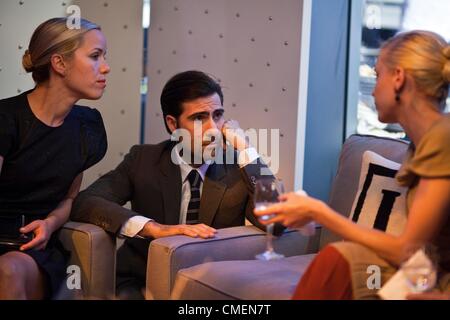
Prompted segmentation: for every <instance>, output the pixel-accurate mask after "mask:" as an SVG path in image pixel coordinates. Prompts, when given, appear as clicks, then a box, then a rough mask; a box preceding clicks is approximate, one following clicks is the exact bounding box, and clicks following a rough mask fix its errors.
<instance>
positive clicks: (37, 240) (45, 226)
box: [20, 220, 52, 251]
mask: <svg viewBox="0 0 450 320" xmlns="http://www.w3.org/2000/svg"><path fill="white" fill-rule="evenodd" d="M20 232H22V233H23V234H26V233H30V232H33V233H34V238H33V240H31V241H30V242H28V243H26V244H24V245H23V246H21V247H20V251H25V250H28V249H35V250H44V249H45V247H46V246H47V243H48V240H50V236H51V234H52V231H51V230H50V226H49V223H48V221H46V220H35V221H33V222H31V223H30V224H27V225H26V226H24V227H22V228H20Z"/></svg>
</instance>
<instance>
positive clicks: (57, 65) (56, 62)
mask: <svg viewBox="0 0 450 320" xmlns="http://www.w3.org/2000/svg"><path fill="white" fill-rule="evenodd" d="M50 63H51V66H52V69H53V70H54V71H55V72H56V73H57V74H59V75H60V76H62V77H64V76H65V75H66V71H67V61H66V60H64V57H63V56H62V55H60V54H57V53H56V54H54V55H52V57H51V58H50Z"/></svg>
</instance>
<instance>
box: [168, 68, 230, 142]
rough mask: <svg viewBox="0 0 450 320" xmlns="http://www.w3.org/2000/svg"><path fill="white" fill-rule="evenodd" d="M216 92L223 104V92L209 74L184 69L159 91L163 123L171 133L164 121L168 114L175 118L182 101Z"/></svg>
mask: <svg viewBox="0 0 450 320" xmlns="http://www.w3.org/2000/svg"><path fill="white" fill-rule="evenodd" d="M215 93H217V94H218V95H219V97H220V102H221V103H222V105H223V93H222V88H221V87H220V85H219V84H218V83H217V82H216V81H215V80H213V79H212V78H211V77H210V76H208V75H207V74H205V73H204V72H201V71H195V70H191V71H185V72H181V73H178V74H176V75H175V76H173V77H172V78H170V80H169V81H168V82H167V83H166V85H165V86H164V88H163V90H162V93H161V99H160V102H161V109H162V113H163V118H164V125H165V126H166V129H167V131H168V132H169V133H170V134H171V133H172V132H170V129H169V127H168V126H167V123H166V116H167V115H170V116H172V117H174V118H175V119H178V117H179V116H180V115H181V114H182V113H183V106H182V104H183V103H184V102H189V101H192V100H195V99H198V98H204V97H209V96H211V95H213V94H215Z"/></svg>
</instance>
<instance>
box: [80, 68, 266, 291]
mask: <svg viewBox="0 0 450 320" xmlns="http://www.w3.org/2000/svg"><path fill="white" fill-rule="evenodd" d="M161 107H162V111H163V115H164V119H165V125H166V129H167V131H168V132H169V133H170V134H172V136H174V133H176V132H179V131H177V130H179V129H183V130H181V131H182V132H184V133H188V134H189V135H190V139H189V135H188V136H183V139H182V140H183V141H182V142H183V146H184V149H183V148H182V150H183V152H179V151H180V150H179V149H174V147H175V146H179V145H180V144H177V143H176V142H174V141H170V140H167V141H163V142H161V143H159V144H156V145H136V146H133V147H132V148H131V150H130V152H129V153H128V154H127V155H126V156H125V158H124V160H123V161H122V162H121V163H120V164H119V165H118V166H117V168H116V169H114V170H113V171H111V172H109V173H107V174H105V175H104V176H102V177H101V178H99V179H98V180H97V181H95V182H94V183H93V184H92V185H91V186H90V187H89V188H87V189H86V190H85V191H83V192H81V193H80V194H79V196H78V197H77V199H76V200H75V202H74V205H73V209H72V215H71V218H72V220H76V221H82V222H88V223H93V224H96V225H98V226H100V227H102V228H103V229H105V230H106V231H108V232H111V233H114V234H116V235H118V236H123V237H126V240H125V242H124V244H123V246H122V247H121V248H120V249H119V251H118V256H117V293H118V296H119V297H120V298H128V299H141V298H143V294H142V289H143V288H144V287H145V277H146V265H147V251H148V246H149V244H150V241H151V240H152V239H156V238H160V237H166V236H172V235H187V236H190V237H201V238H209V237H213V236H214V234H215V232H216V228H226V227H233V226H240V225H244V223H245V218H246V217H247V219H248V220H249V221H250V222H252V223H253V224H254V225H257V226H258V227H260V228H263V227H262V225H261V224H259V222H258V221H257V219H256V218H255V216H254V215H253V203H252V192H253V191H252V190H253V186H254V184H255V181H256V179H257V178H258V177H259V176H260V175H261V169H262V168H266V169H267V166H265V165H264V164H263V163H262V162H261V161H260V159H259V156H258V154H257V153H256V150H255V149H253V148H252V147H251V146H250V145H249V143H248V141H247V140H246V138H245V136H244V135H243V132H242V130H239V129H240V128H239V125H238V124H237V122H235V121H234V120H231V121H230V120H229V121H225V118H224V108H223V94H222V90H221V87H220V85H219V84H218V83H216V82H215V81H214V80H213V79H211V78H210V77H209V76H207V75H206V74H204V73H202V72H199V71H187V72H183V73H180V74H177V75H175V76H174V77H172V78H171V79H170V80H169V81H168V82H167V83H166V85H165V87H164V89H163V91H162V94H161ZM206 132H213V133H214V132H215V133H216V134H217V132H218V133H219V134H223V138H224V139H223V140H226V141H227V144H228V146H227V148H226V149H227V151H228V152H230V151H231V152H232V153H233V156H232V157H231V159H233V160H234V161H233V163H231V164H227V163H220V161H216V162H213V163H210V162H207V161H204V160H203V158H201V161H200V162H198V161H194V158H195V155H198V153H205V151H206V150H208V148H210V149H209V150H211V146H215V147H217V146H218V144H220V145H219V147H220V149H216V148H213V149H212V150H213V151H212V152H211V154H213V155H214V154H215V152H214V151H215V150H222V148H223V147H222V145H221V144H222V141H220V139H217V136H216V139H215V140H218V141H215V140H213V141H214V142H211V140H212V139H210V138H205V136H206V135H204V133H206ZM221 137H222V135H220V136H219V138H221ZM195 139H197V140H196V141H195ZM198 139H200V140H198ZM199 141H200V143H199ZM195 146H197V148H196V147H195ZM198 146H200V148H198ZM174 150H176V152H175V151H174ZM190 150H194V151H190ZM217 156H218V157H221V158H222V159H223V157H222V156H220V155H217ZM196 159H198V158H196ZM228 159H230V158H228ZM128 201H130V202H131V210H129V209H126V208H124V207H122V206H123V205H124V204H126V203H127V202H128Z"/></svg>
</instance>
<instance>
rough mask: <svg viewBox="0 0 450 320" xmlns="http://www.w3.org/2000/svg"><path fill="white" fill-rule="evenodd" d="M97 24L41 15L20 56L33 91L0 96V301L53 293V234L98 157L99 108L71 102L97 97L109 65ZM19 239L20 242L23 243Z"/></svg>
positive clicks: (57, 267)
mask: <svg viewBox="0 0 450 320" xmlns="http://www.w3.org/2000/svg"><path fill="white" fill-rule="evenodd" d="M105 54H106V41H105V37H104V35H103V34H102V32H101V30H100V27H99V26H98V25H96V24H94V23H92V22H89V21H87V20H82V21H81V28H80V29H68V28H67V26H66V18H54V19H50V20H48V21H45V22H44V23H42V24H41V25H39V26H38V27H37V29H36V30H35V31H34V33H33V35H32V37H31V40H30V44H29V47H28V49H27V50H26V51H25V54H24V56H23V61H22V64H23V67H24V68H25V70H26V71H27V72H31V73H32V77H33V79H34V81H35V83H36V86H35V88H34V89H32V90H30V91H27V92H24V93H22V94H20V95H18V96H15V97H12V98H8V99H4V100H0V239H3V240H4V239H8V241H3V242H1V243H0V299H43V298H49V297H51V296H52V295H54V294H55V293H56V292H57V290H58V288H59V286H60V284H61V282H62V280H63V279H64V276H65V272H66V270H65V264H66V261H67V258H68V252H66V251H65V250H64V249H63V248H62V246H61V244H60V243H59V241H58V239H57V232H58V229H59V228H60V227H61V226H62V225H63V224H64V223H65V222H66V221H67V219H68V217H69V214H70V210H71V207H72V201H73V199H74V198H75V196H76V195H77V194H78V191H79V189H80V184H81V180H82V175H83V171H84V170H86V169H87V168H89V167H90V166H92V165H94V164H95V163H97V162H98V161H100V160H101V159H102V158H103V156H104V155H105V152H106V148H107V142H106V133H105V128H104V125H103V121H102V117H101V115H100V113H99V112H98V111H97V110H95V109H91V108H88V107H82V106H77V105H75V103H76V102H77V101H78V100H79V99H93V100H95V99H99V98H100V97H101V96H102V94H103V91H104V89H105V86H106V78H105V76H106V74H107V73H108V72H109V71H110V68H109V66H108V64H107V63H106V61H105ZM24 239H25V241H24Z"/></svg>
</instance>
